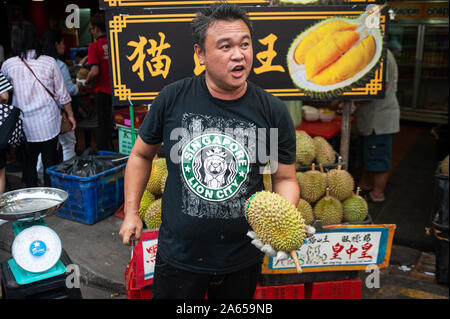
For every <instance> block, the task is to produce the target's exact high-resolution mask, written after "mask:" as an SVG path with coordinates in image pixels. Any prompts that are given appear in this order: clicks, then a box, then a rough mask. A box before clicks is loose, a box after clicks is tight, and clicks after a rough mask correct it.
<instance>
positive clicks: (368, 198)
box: [364, 191, 384, 203]
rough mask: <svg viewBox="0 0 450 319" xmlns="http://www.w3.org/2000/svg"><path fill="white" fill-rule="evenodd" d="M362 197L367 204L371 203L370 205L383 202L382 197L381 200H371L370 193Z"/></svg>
mask: <svg viewBox="0 0 450 319" xmlns="http://www.w3.org/2000/svg"><path fill="white" fill-rule="evenodd" d="M364 197H365V199H366V201H367V202H368V203H370V202H372V203H381V202H384V196H383V198H373V196H372V192H371V191H369V192H368V193H367V194H366V195H365V196H364Z"/></svg>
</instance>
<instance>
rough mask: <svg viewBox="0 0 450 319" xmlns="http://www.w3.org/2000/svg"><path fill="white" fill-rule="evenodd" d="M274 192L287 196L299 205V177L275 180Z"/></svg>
mask: <svg viewBox="0 0 450 319" xmlns="http://www.w3.org/2000/svg"><path fill="white" fill-rule="evenodd" d="M272 190H273V192H275V193H278V194H280V195H281V196H283V197H284V198H286V199H287V200H288V201H289V202H290V203H292V204H293V205H294V206H295V207H297V205H298V201H299V200H300V188H299V186H298V181H297V179H283V180H280V181H274V182H273V187H272Z"/></svg>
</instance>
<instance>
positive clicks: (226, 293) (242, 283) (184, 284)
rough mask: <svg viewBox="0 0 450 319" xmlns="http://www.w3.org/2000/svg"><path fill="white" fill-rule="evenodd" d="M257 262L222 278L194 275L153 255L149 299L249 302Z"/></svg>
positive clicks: (258, 267) (255, 275) (259, 271)
mask: <svg viewBox="0 0 450 319" xmlns="http://www.w3.org/2000/svg"><path fill="white" fill-rule="evenodd" d="M260 273H261V263H257V264H254V265H252V266H250V267H248V268H245V269H242V270H239V271H236V272H233V273H230V274H225V275H209V274H198V273H192V272H189V271H185V270H182V269H179V268H175V267H173V266H171V265H169V264H168V263H166V262H165V261H163V260H162V259H161V256H159V254H158V253H157V254H156V264H155V273H154V277H153V286H152V298H153V299H187V298H189V299H205V296H207V298H208V299H252V298H253V295H254V294H255V290H256V284H257V282H258V277H259V275H260Z"/></svg>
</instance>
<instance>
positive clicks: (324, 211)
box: [314, 188, 344, 225]
mask: <svg viewBox="0 0 450 319" xmlns="http://www.w3.org/2000/svg"><path fill="white" fill-rule="evenodd" d="M314 217H315V218H316V219H320V220H321V221H322V223H323V224H324V225H330V224H339V223H341V222H342V219H343V217H344V216H343V209H342V203H341V202H340V201H339V200H338V199H337V198H335V197H333V196H330V193H329V189H328V188H327V190H326V195H325V197H323V198H322V199H321V200H319V201H318V202H317V203H316V205H314Z"/></svg>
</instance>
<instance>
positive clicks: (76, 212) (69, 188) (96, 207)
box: [46, 151, 126, 225]
mask: <svg viewBox="0 0 450 319" xmlns="http://www.w3.org/2000/svg"><path fill="white" fill-rule="evenodd" d="M97 153H98V155H113V154H117V153H114V152H108V151H98V152H97ZM125 165H126V163H124V164H121V165H119V166H117V167H114V168H111V169H109V170H107V171H104V172H102V173H99V174H96V175H94V176H90V177H78V176H74V175H67V174H61V173H59V172H55V171H54V169H55V168H56V165H55V166H52V167H49V168H48V169H47V170H46V172H47V174H49V176H50V181H51V184H52V187H55V188H59V189H62V190H65V191H66V192H67V193H68V194H69V197H68V198H67V201H66V202H65V204H64V205H63V206H62V207H61V208H60V209H59V210H58V211H57V212H56V214H57V215H58V216H60V217H63V218H67V219H70V220H75V221H78V222H81V223H85V224H90V225H91V224H94V223H96V222H98V221H100V220H102V219H104V218H106V217H108V216H109V215H112V214H114V213H115V212H116V211H117V209H118V208H119V207H120V206H121V205H122V203H123V198H124V196H123V185H124V174H125Z"/></svg>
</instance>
